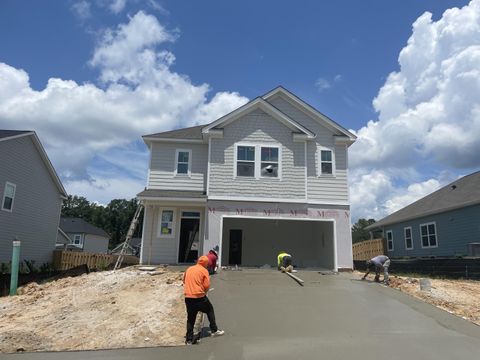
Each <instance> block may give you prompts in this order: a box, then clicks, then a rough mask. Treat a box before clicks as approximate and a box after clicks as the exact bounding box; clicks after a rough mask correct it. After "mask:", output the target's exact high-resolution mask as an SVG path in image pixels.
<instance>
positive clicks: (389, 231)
mask: <svg viewBox="0 0 480 360" xmlns="http://www.w3.org/2000/svg"><path fill="white" fill-rule="evenodd" d="M388 233H390V234H391V235H392V248H391V249H389V248H388ZM385 237H386V239H387V251H394V246H393V231H392V230H387V231H386V232H385Z"/></svg>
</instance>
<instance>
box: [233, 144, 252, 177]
mask: <svg viewBox="0 0 480 360" xmlns="http://www.w3.org/2000/svg"><path fill="white" fill-rule="evenodd" d="M237 176H248V177H254V176H255V146H238V147H237Z"/></svg>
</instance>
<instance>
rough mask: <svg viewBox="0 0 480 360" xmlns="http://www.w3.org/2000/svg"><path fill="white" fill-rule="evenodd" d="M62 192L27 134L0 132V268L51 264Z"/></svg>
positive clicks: (34, 138) (36, 142)
mask: <svg viewBox="0 0 480 360" xmlns="http://www.w3.org/2000/svg"><path fill="white" fill-rule="evenodd" d="M66 197H67V193H66V191H65V189H64V187H63V185H62V182H61V181H60V178H59V177H58V175H57V173H56V171H55V169H54V168H53V166H52V163H51V162H50V160H49V159H48V156H47V153H46V152H45V149H44V148H43V146H42V144H41V143H40V140H39V139H38V137H37V135H36V134H35V132H33V131H17V130H0V201H1V203H0V263H8V262H9V261H10V260H11V259H12V242H13V241H14V240H19V241H20V242H21V250H20V259H21V260H29V261H30V260H33V261H35V265H36V266H41V265H42V264H44V263H48V262H51V261H52V257H53V251H54V250H55V243H56V239H57V232H58V224H59V221H60V212H61V210H62V202H63V200H64V199H66Z"/></svg>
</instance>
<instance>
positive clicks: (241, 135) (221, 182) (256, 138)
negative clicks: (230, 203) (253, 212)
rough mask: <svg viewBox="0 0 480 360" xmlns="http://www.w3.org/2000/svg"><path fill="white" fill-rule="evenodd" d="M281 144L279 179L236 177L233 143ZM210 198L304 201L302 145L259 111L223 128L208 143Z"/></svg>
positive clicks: (274, 120)
mask: <svg viewBox="0 0 480 360" xmlns="http://www.w3.org/2000/svg"><path fill="white" fill-rule="evenodd" d="M240 142H251V143H259V144H262V145H263V144H265V145H268V144H269V143H270V144H280V145H281V178H259V179H255V178H246V177H235V167H236V164H235V144H236V143H240ZM209 181H210V183H209V196H233V197H235V196H236V197H253V198H257V197H263V198H289V199H305V145H304V143H303V142H299V143H297V142H294V141H293V136H292V130H291V129H290V128H288V127H286V126H285V125H283V124H282V123H280V122H279V121H278V120H276V119H273V118H272V117H271V116H270V115H268V114H266V113H265V112H263V111H261V110H255V111H252V112H251V113H249V114H247V115H245V116H244V117H242V118H241V119H238V120H236V121H234V122H232V123H230V124H227V125H226V126H225V128H224V133H223V138H222V139H212V140H211V157H210V178H209Z"/></svg>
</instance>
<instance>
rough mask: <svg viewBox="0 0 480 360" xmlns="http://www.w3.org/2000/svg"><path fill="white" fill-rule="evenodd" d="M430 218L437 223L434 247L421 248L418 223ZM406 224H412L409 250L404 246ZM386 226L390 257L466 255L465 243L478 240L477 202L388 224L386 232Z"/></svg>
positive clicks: (479, 210)
mask: <svg viewBox="0 0 480 360" xmlns="http://www.w3.org/2000/svg"><path fill="white" fill-rule="evenodd" d="M429 222H435V223H436V232H437V244H438V247H436V248H422V244H421V237H420V224H425V223H429ZM405 227H411V228H412V235H413V249H412V250H406V249H405V237H404V228H405ZM388 230H391V231H392V233H393V251H389V252H387V254H388V255H389V256H391V257H404V256H410V257H421V256H456V255H467V244H469V243H471V242H480V205H475V206H469V207H465V208H462V209H457V210H453V211H448V212H444V213H441V214H436V215H432V216H427V217H423V218H419V219H415V220H410V221H405V222H402V223H399V224H394V225H387V226H385V227H384V231H385V233H386V232H387V231H388Z"/></svg>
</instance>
